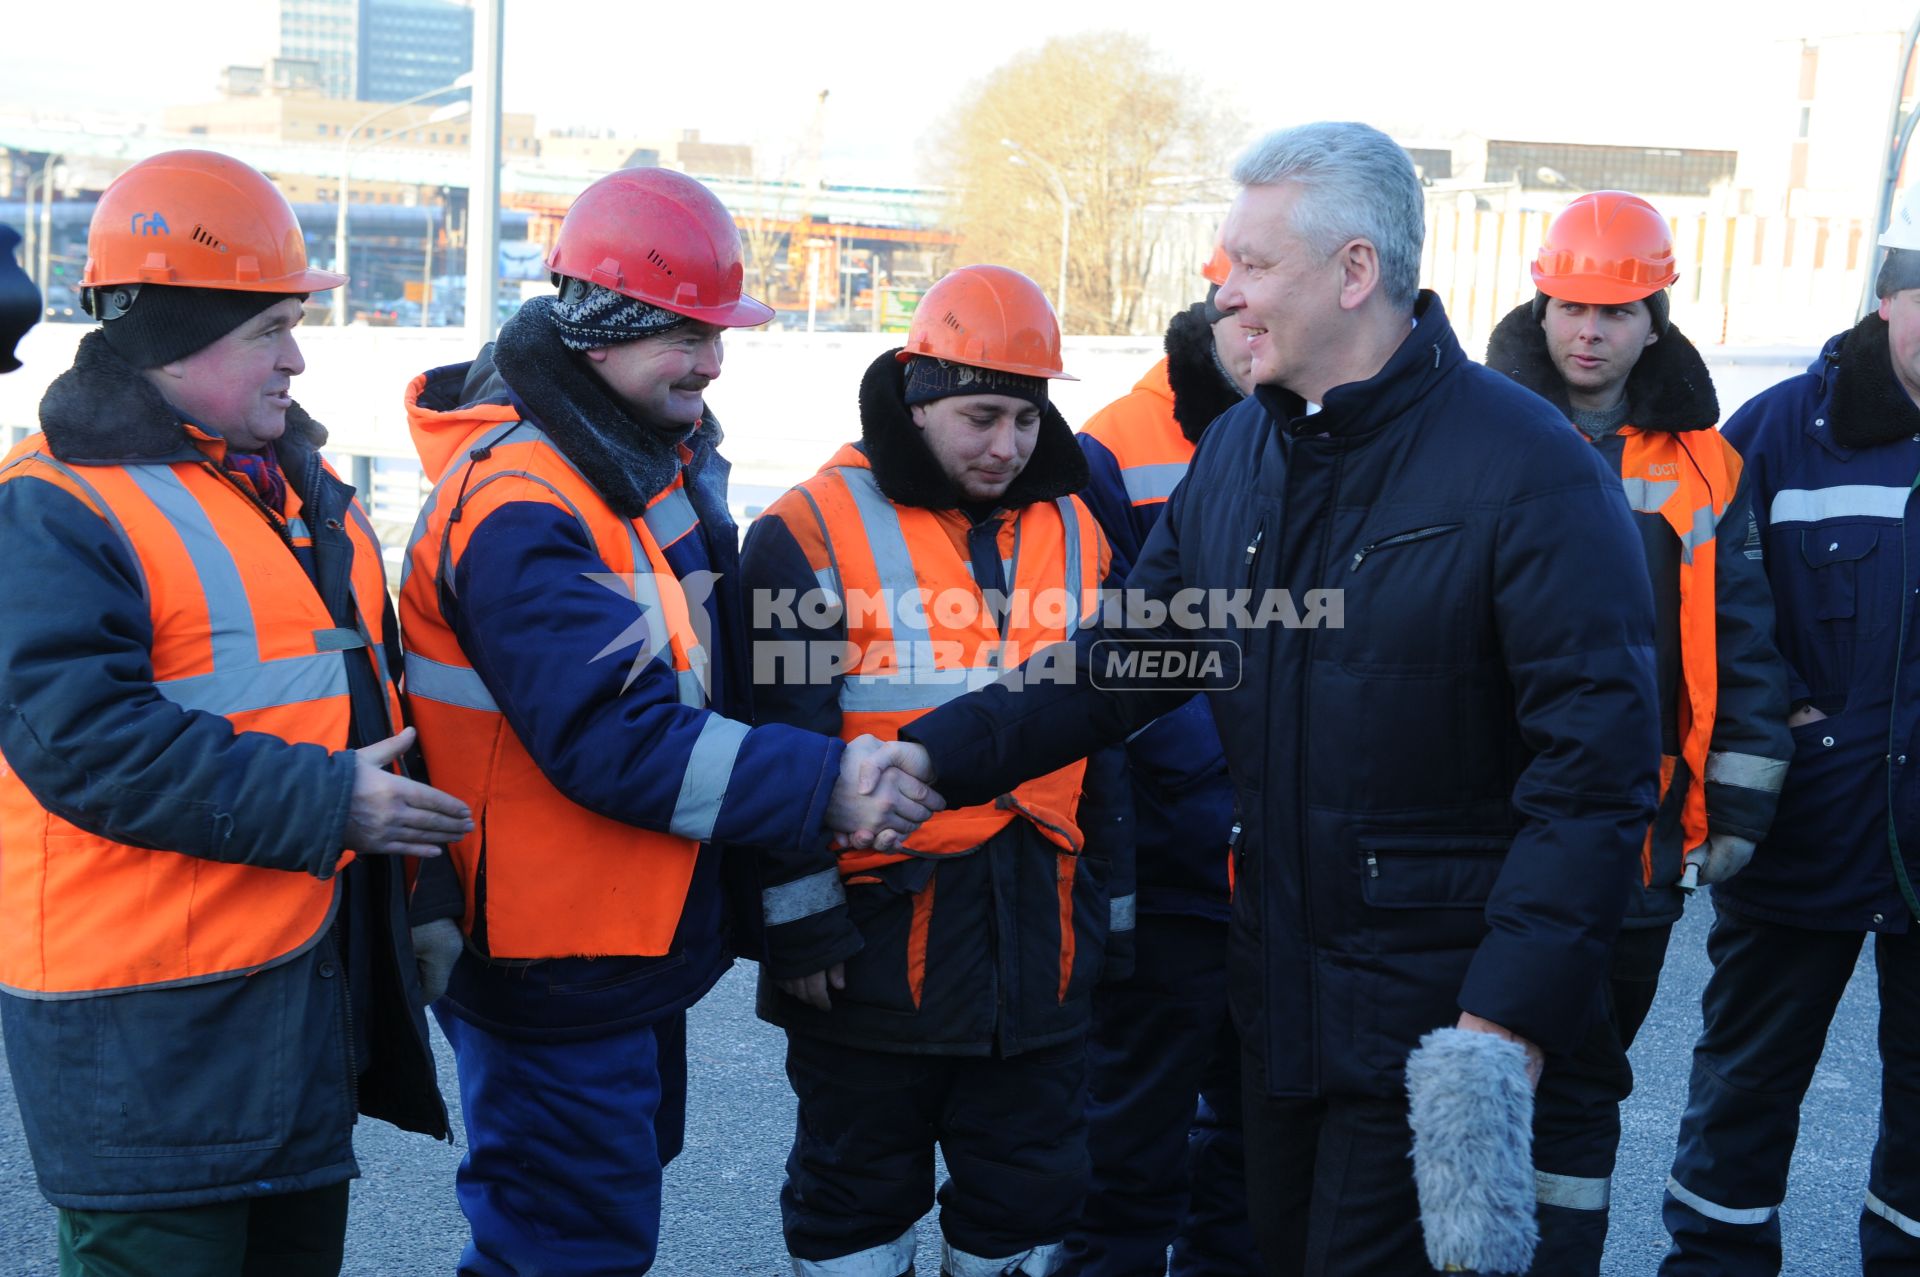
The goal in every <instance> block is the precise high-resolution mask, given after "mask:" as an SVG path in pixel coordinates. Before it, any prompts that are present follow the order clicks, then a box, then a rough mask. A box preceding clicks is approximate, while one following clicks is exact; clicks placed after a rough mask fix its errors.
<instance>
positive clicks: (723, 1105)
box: [0, 893, 1880, 1277]
mask: <svg viewBox="0 0 1920 1277" xmlns="http://www.w3.org/2000/svg"><path fill="white" fill-rule="evenodd" d="M1710 916H1711V908H1710V906H1709V904H1708V902H1707V900H1706V899H1705V898H1704V893H1703V896H1702V898H1701V899H1699V900H1697V901H1695V902H1694V904H1693V907H1692V908H1691V909H1690V910H1689V912H1688V915H1687V917H1686V919H1685V920H1684V921H1683V922H1682V923H1681V924H1680V926H1679V927H1678V928H1677V929H1676V931H1675V934H1674V940H1673V946H1672V949H1671V951H1670V954H1669V957H1668V961H1667V969H1666V977H1665V980H1664V984H1663V987H1662V989H1661V991H1660V997H1659V1000H1658V1001H1657V1002H1656V1003H1655V1005H1654V1009H1653V1013H1652V1014H1651V1015H1650V1016H1649V1018H1648V1021H1647V1026H1646V1028H1645V1029H1644V1030H1643V1031H1642V1033H1641V1038H1640V1041H1639V1042H1638V1043H1636V1044H1635V1047H1634V1051H1633V1063H1634V1068H1635V1071H1636V1073H1637V1074H1638V1077H1639V1087H1638V1090H1637V1092H1636V1094H1635V1096H1634V1098H1633V1100H1632V1101H1631V1102H1630V1104H1629V1105H1628V1108H1627V1111H1626V1114H1625V1117H1624V1127H1625V1131H1624V1136H1623V1139H1622V1146H1621V1151H1620V1164H1619V1169H1618V1171H1617V1173H1616V1174H1615V1177H1614V1199H1613V1200H1614V1208H1613V1220H1612V1232H1611V1234H1610V1236H1609V1241H1608V1248H1607V1260H1606V1265H1605V1270H1604V1271H1605V1273H1606V1274H1607V1277H1646V1274H1650V1273H1651V1272H1653V1270H1654V1268H1655V1266H1656V1264H1657V1263H1658V1261H1659V1256H1660V1254H1661V1252H1662V1250H1663V1249H1664V1247H1665V1241H1666V1238H1665V1234H1664V1233H1663V1232H1662V1230H1661V1227H1660V1191H1661V1185H1662V1184H1663V1183H1664V1181H1665V1178H1666V1174H1667V1167H1668V1164H1669V1162H1670V1160H1671V1158H1672V1153H1673V1142H1674V1132H1675V1129H1676V1128H1677V1126H1678V1124H1679V1118H1680V1112H1681V1109H1682V1107H1683V1106H1684V1104H1685V1101H1686V1083H1687V1070H1688V1053H1689V1051H1690V1049H1691V1047H1692V1044H1693V1040H1694V1038H1695V1036H1696V1034H1697V1033H1698V1030H1699V1023H1700V1014H1699V999H1700V989H1701V987H1702V985H1703V984H1704V982H1705V979H1706V972H1707V966H1706V957H1705V949H1704V943H1705V936H1706V924H1707V922H1708V920H1709V919H1710ZM1871 963H1872V960H1871V958H1870V957H1863V960H1862V963H1861V967H1860V969H1859V971H1857V972H1856V974H1855V977H1854V981H1853V984H1852V986H1851V987H1850V988H1849V989H1848V991H1847V997H1846V1001H1845V1002H1844V1003H1843V1004H1842V1006H1841V1009H1840V1013H1839V1015H1838V1016H1837V1017H1836V1018H1835V1022H1834V1027H1833V1031H1832V1033H1831V1034H1830V1036H1829V1039H1828V1044H1827V1052H1826V1056H1825V1058H1824V1059H1823V1060H1822V1062H1821V1066H1820V1070H1819V1072H1818V1074H1817V1075H1816V1077H1815V1079H1814V1084H1813V1089H1812V1091H1811V1093H1810V1094H1809V1097H1808V1103H1807V1106H1806V1110H1805V1114H1804V1120H1803V1126H1802V1130H1801V1137H1800V1142H1799V1148H1798V1151H1797V1152H1796V1154H1795V1158H1794V1165H1793V1185H1792V1190H1791V1192H1790V1193H1789V1195H1788V1198H1787V1205H1786V1208H1785V1210H1784V1212H1783V1224H1784V1232H1785V1236H1786V1245H1787V1264H1786V1267H1785V1269H1784V1270H1783V1271H1784V1273H1785V1274H1786V1277H1835V1275H1836V1274H1842V1273H1846V1272H1849V1271H1852V1272H1858V1271H1859V1262H1860V1261H1859V1249H1858V1243H1857V1240H1856V1235H1855V1230H1856V1221H1857V1218H1858V1213H1859V1208H1860V1200H1861V1192H1862V1189H1863V1188H1864V1186H1865V1181H1866V1168H1867V1157H1868V1153H1869V1151H1870V1149H1871V1147H1872V1142H1873V1135H1874V1130H1875V1126H1876V1122H1877V1114H1878V1105H1879V1099H1878V1096H1879V1072H1880V1066H1879V1059H1878V1055H1877V1052H1876V1049H1875V1043H1874V1021H1875V1007H1876V1000H1875V996H1874V986H1873V968H1872V965H1871ZM435 1045H436V1049H437V1050H438V1052H439V1056H440V1063H441V1082H442V1088H443V1090H444V1091H445V1093H446V1094H447V1096H448V1098H449V1100H450V1101H451V1100H453V1099H454V1097H455V1096H456V1094H457V1092H456V1089H455V1086H454V1078H453V1071H452V1067H451V1062H450V1060H449V1058H448V1053H447V1049H446V1043H445V1042H444V1041H441V1040H439V1039H438V1036H437V1034H436V1043H435ZM689 1051H690V1053H691V1060H690V1065H691V1067H690V1073H691V1087H692V1096H691V1106H692V1110H691V1113H690V1117H689V1123H688V1131H687V1151H686V1153H685V1154H683V1155H682V1156H681V1157H680V1159H679V1160H677V1161H676V1162H675V1163H674V1164H673V1166H672V1167H671V1168H670V1169H669V1171H668V1174H667V1190H666V1211H665V1220H664V1223H663V1229H662V1232H663V1240H662V1245H661V1249H660V1258H659V1262H658V1263H657V1264H656V1265H655V1266H654V1269H653V1272H654V1273H655V1274H658V1275H659V1277H782V1275H784V1274H786V1273H788V1272H789V1271H790V1269H789V1267H788V1265H787V1261H786V1257H785V1253H784V1250H783V1248H782V1246H781V1244H780V1220H779V1206H778V1200H777V1198H778V1192H779V1186H780V1180H781V1175H782V1165H783V1162H784V1159H785V1155H786V1147H787V1141H788V1138H789V1135H790V1133H791V1129H792V1121H793V1100H792V1096H791V1094H790V1093H789V1091H788V1089H787V1083H786V1077H785V1074H784V1072H783V1070H782V1066H781V1060H782V1051H781V1036H780V1034H779V1032H778V1031H777V1030H774V1029H772V1028H769V1027H768V1026H767V1025H765V1024H762V1023H760V1022H759V1021H758V1020H756V1019H754V1017H753V970H752V968H751V967H748V966H744V965H743V966H742V967H741V968H739V969H737V970H735V971H734V972H733V973H732V974H730V975H729V976H728V977H727V978H726V979H725V980H723V981H722V982H721V984H720V985H719V987H718V988H717V989H715V990H714V992H713V993H712V994H711V995H710V996H708V998H707V999H706V1000H705V1001H704V1002H702V1003H701V1004H700V1005H699V1006H698V1007H697V1008H695V1010H694V1012H693V1016H692V1020H691V1024H690V1028H689ZM458 1125H459V1119H458V1116H457V1115H456V1117H455V1126H456V1129H457V1128H458ZM357 1144H358V1151H359V1158H360V1164H361V1167H362V1170H363V1171H364V1177H363V1178H362V1179H360V1180H359V1181H358V1182H356V1183H355V1185H354V1189H353V1215H352V1221H351V1225H350V1235H349V1238H348V1244H347V1262H346V1267H345V1269H344V1270H343V1271H344V1273H345V1274H347V1277H413V1275H415V1274H422V1275H424V1274H450V1273H452V1272H453V1270H454V1265H455V1262H456V1260H457V1258H458V1256H459V1253H460V1247H461V1244H462V1242H463V1240H464V1237H465V1226H464V1224H463V1222H462V1220H461V1218H460V1213H459V1209H458V1207H457V1206H456V1205H455V1203H454V1199H453V1172H454V1167H455V1165H456V1163H457V1161H458V1158H459V1150H458V1149H457V1148H455V1147H451V1146H449V1145H446V1144H435V1143H433V1142H431V1141H429V1140H426V1139H424V1138H421V1137H419V1136H411V1135H403V1134H401V1133H400V1132H398V1131H396V1130H394V1129H393V1128H392V1127H389V1126H386V1125H385V1124H383V1123H379V1122H369V1123H366V1124H365V1125H364V1126H363V1127H362V1129H361V1130H360V1132H359V1135H358V1140H357ZM53 1238H54V1213H53V1211H52V1209H51V1208H50V1207H48V1206H47V1205H46V1203H45V1202H44V1201H43V1200H42V1199H41V1198H40V1196H39V1194H38V1193H37V1192H36V1191H35V1189H34V1186H33V1173H32V1168H31V1165H30V1164H29V1162H28V1158H27V1152H26V1147H25V1145H24V1142H23V1140H22V1138H21V1133H20V1124H19V1114H18V1111H17V1110H16V1108H15V1106H14V1102H13V1094H12V1089H11V1086H10V1085H9V1084H8V1082H7V1080H6V1078H5V1076H4V1075H3V1074H0V1277H54V1274H55V1272H56V1264H55V1259H54V1242H53ZM920 1239H921V1248H920V1258H919V1264H918V1271H919V1272H921V1273H923V1274H929V1275H931V1274H934V1273H937V1272H938V1270H939V1246H938V1235H937V1233H936V1232H935V1231H934V1226H933V1223H932V1221H931V1219H929V1220H928V1221H925V1222H923V1223H922V1225H921V1229H920Z"/></svg>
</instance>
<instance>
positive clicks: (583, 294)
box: [553, 275, 690, 350]
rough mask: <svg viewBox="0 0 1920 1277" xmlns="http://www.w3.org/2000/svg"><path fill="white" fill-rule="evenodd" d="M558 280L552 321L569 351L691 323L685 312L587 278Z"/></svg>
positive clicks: (621, 341)
mask: <svg viewBox="0 0 1920 1277" xmlns="http://www.w3.org/2000/svg"><path fill="white" fill-rule="evenodd" d="M555 280H556V282H558V283H559V285H560V296H559V298H558V299H556V300H555V302H554V304H553V322H554V325H555V326H556V327H557V328H559V330H560V340H561V341H563V342H565V343H566V344H567V348H568V349H569V350H598V349H599V348H600V347H602V346H622V345H625V344H626V343H627V342H630V341H639V340H640V339H641V338H642V337H658V336H659V335H660V334H662V333H667V332H672V331H673V330H674V329H676V328H678V327H679V326H680V325H682V324H684V323H688V322H690V321H689V320H688V319H687V317H686V316H685V315H676V314H675V313H674V312H672V311H670V310H665V309H663V308H661V307H659V306H651V305H648V304H647V303H646V302H643V301H638V300H636V299H634V298H632V297H628V296H626V295H624V294H622V293H616V292H614V291H613V290H612V289H611V288H607V287H604V286H603V285H600V284H595V283H590V282H588V281H587V280H584V279H574V278H572V277H571V276H567V275H559V276H555Z"/></svg>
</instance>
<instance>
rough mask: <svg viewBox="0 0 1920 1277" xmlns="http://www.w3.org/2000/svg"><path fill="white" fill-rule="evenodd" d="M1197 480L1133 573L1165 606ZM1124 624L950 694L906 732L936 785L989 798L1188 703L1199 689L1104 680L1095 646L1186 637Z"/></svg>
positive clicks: (1176, 496) (966, 800)
mask: <svg viewBox="0 0 1920 1277" xmlns="http://www.w3.org/2000/svg"><path fill="white" fill-rule="evenodd" d="M1189 486H1190V485H1189V484H1187V483H1185V482H1182V483H1181V485H1180V486H1179V487H1178V488H1176V489H1174V493H1173V496H1172V497H1171V498H1170V499H1169V500H1168V502H1167V508H1166V513H1165V514H1164V515H1162V516H1161V519H1160V522H1159V523H1157V524H1155V525H1154V529H1153V531H1152V532H1151V533H1149V534H1148V536H1147V540H1146V544H1145V545H1144V546H1142V547H1141V557H1140V560H1139V562H1138V563H1136V564H1135V565H1134V568H1133V571H1132V572H1131V573H1130V574H1129V575H1128V577H1127V591H1128V593H1129V594H1130V595H1131V594H1135V593H1137V594H1139V595H1140V596H1142V597H1144V598H1147V599H1151V600H1153V601H1155V602H1158V603H1161V604H1165V603H1166V602H1167V601H1168V600H1169V599H1171V598H1172V597H1173V596H1174V594H1176V593H1177V592H1178V591H1179V589H1180V538H1179V523H1180V516H1181V510H1182V505H1183V499H1184V497H1185V495H1186V492H1187V489H1188V488H1189ZM1125 620H1126V618H1125V617H1120V618H1118V623H1115V624H1112V625H1108V624H1106V623H1105V618H1104V616H1103V623H1102V624H1100V625H1090V626H1087V627H1086V628H1084V629H1082V630H1081V631H1080V632H1079V633H1077V634H1075V635H1074V636H1073V638H1072V639H1071V640H1070V641H1068V642H1064V643H1056V644H1054V645H1052V646H1051V647H1047V648H1043V649H1041V650H1040V651H1039V652H1037V653H1035V654H1034V655H1033V657H1032V658H1031V659H1029V660H1028V661H1027V662H1026V663H1025V664H1023V665H1021V666H1020V667H1019V668H1017V669H1014V670H1011V671H1009V672H1008V674H1007V676H1006V677H1005V678H1002V679H1001V680H1000V681H999V682H997V683H990V684H988V685H987V686H986V687H983V688H981V689H979V690H978V691H975V692H969V693H968V694H967V695H965V696H961V697H957V698H955V699H954V700H951V701H948V702H947V703H946V704H945V705H942V706H941V707H940V708H939V709H936V710H934V711H933V712H931V713H929V714H925V715H922V716H921V717H920V718H916V719H915V720H914V721H913V722H911V723H909V724H907V726H906V727H904V728H902V729H901V732H900V735H901V738H902V739H904V740H910V741H914V742H917V743H918V744H921V745H924V746H926V748H927V752H928V753H929V754H930V755H931V756H932V758H933V767H934V788H936V789H937V790H939V791H940V795H941V796H942V797H943V798H945V799H946V800H947V804H948V806H957V807H964V806H971V805H973V804H975V803H984V802H991V801H992V800H993V799H994V798H995V797H996V796H998V795H1000V794H1004V793H1006V792H1007V791H1008V790H1010V789H1012V788H1013V787H1014V786H1016V785H1018V784H1020V783H1021V782H1023V781H1027V780H1031V779H1032V778H1033V777H1035V776H1044V775H1046V774H1047V773H1048V772H1051V771H1057V770H1058V769H1060V768H1062V767H1065V766H1066V765H1067V764H1068V763H1071V762H1073V761H1074V760H1075V759H1077V758H1086V757H1088V756H1089V755H1091V754H1092V753H1093V752H1094V751H1095V750H1097V749H1100V748H1102V747H1103V746H1106V745H1112V744H1118V743H1121V742H1124V741H1125V740H1126V738H1127V737H1129V736H1131V735H1132V734H1133V733H1134V732H1137V731H1139V730H1140V729H1141V728H1142V727H1145V726H1146V725H1147V724H1148V723H1151V722H1152V721H1153V720H1154V719H1156V718H1158V717H1159V716H1160V715H1162V714H1164V713H1166V712H1167V711H1169V710H1172V709H1176V708H1178V707H1179V706H1180V704H1181V703H1182V702H1184V701H1186V700H1188V699H1189V698H1190V697H1191V696H1192V695H1193V691H1192V689H1191V688H1187V689H1185V690H1166V691H1161V690H1157V689H1155V690H1147V689H1141V688H1130V689H1118V688H1113V687H1097V686H1095V685H1094V683H1093V680H1092V679H1090V678H1089V677H1088V676H1087V675H1088V671H1089V670H1091V669H1092V664H1091V659H1090V656H1089V653H1091V651H1092V649H1093V645H1094V644H1095V643H1099V642H1102V641H1105V642H1109V643H1118V644H1121V645H1125V644H1128V643H1130V642H1137V641H1141V640H1151V639H1155V638H1175V637H1179V635H1177V634H1176V633H1175V632H1174V631H1173V630H1172V629H1171V627H1170V626H1167V625H1163V626H1161V627H1160V628H1158V629H1146V628H1135V627H1130V626H1128V625H1126V624H1125V623H1124V622H1125Z"/></svg>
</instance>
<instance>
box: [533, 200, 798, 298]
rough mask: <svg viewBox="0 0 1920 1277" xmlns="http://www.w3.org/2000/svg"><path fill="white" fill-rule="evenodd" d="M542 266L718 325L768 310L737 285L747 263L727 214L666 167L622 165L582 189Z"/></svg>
mask: <svg viewBox="0 0 1920 1277" xmlns="http://www.w3.org/2000/svg"><path fill="white" fill-rule="evenodd" d="M547 269H548V270H551V271H553V272H555V273H556V274H560V275H567V276H571V277H572V278H574V279H583V280H586V281H587V282H588V283H593V284H600V285H602V286H604V287H606V288H610V289H612V290H613V291H614V292H616V293H619V294H620V295H622V296H623V297H631V298H634V299H635V300H636V301H643V302H646V303H647V304H648V305H650V306H658V307H660V308H661V309H662V310H670V311H672V312H673V313H674V314H676V315H685V316H686V317H687V318H689V319H697V320H699V321H700V322H702V323H706V324H717V325H719V326H720V327H722V328H751V327H753V326H754V325H755V324H764V323H766V322H767V321H768V320H769V319H772V318H773V309H772V308H771V307H769V306H766V305H763V304H762V303H760V302H757V301H755V300H754V299H753V298H751V297H747V296H745V295H743V294H742V293H741V291H740V285H741V281H742V280H743V279H744V278H745V276H746V268H745V267H744V266H743V265H742V263H741V261H740V231H739V228H738V227H736V226H735V225H734V224H733V215H732V214H730V213H728V212H727V210H726V206H725V205H723V204H721V203H720V201H719V200H718V199H717V198H716V197H715V196H714V194H713V192H712V191H710V190H708V189H707V188H706V187H704V186H702V185H701V184H700V183H699V182H697V181H695V180H694V179H693V178H690V177H688V176H687V175H686V174H685V173H676V172H674V171H673V170H672V169H663V168H630V169H621V170H620V171H619V172H617V173H609V174H607V175H606V176H605V177H603V178H601V179H600V180H599V181H597V182H595V183H594V184H593V185H592V186H589V187H588V188H587V189H586V190H584V191H582V192H580V198H578V199H576V200H574V202H573V206H572V207H571V208H569V209H568V210H567V216H566V220H564V221H563V222H561V223H560V234H559V236H558V237H556V238H555V240H554V242H553V251H552V252H551V253H549V254H547Z"/></svg>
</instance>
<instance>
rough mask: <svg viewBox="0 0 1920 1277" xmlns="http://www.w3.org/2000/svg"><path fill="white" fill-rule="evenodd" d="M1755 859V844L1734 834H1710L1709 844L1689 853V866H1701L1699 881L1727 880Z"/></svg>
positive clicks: (1714, 881)
mask: <svg viewBox="0 0 1920 1277" xmlns="http://www.w3.org/2000/svg"><path fill="white" fill-rule="evenodd" d="M1752 859H1753V844H1752V843H1751V842H1749V841H1748V840H1747V839H1745V838H1739V837H1736V836H1735V835H1733V834H1708V835H1707V845H1706V846H1704V847H1696V848H1694V849H1693V850H1692V851H1690V852H1688V853H1687V864H1688V866H1689V867H1692V866H1696V865H1697V866H1699V869H1700V875H1699V881H1700V882H1703V883H1708V884H1712V883H1716V882H1725V881H1726V880H1727V879H1729V878H1731V877H1733V876H1734V875H1735V874H1737V873H1739V872H1740V871H1741V870H1742V869H1745V868H1746V867H1747V862H1748V861H1749V860H1752Z"/></svg>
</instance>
